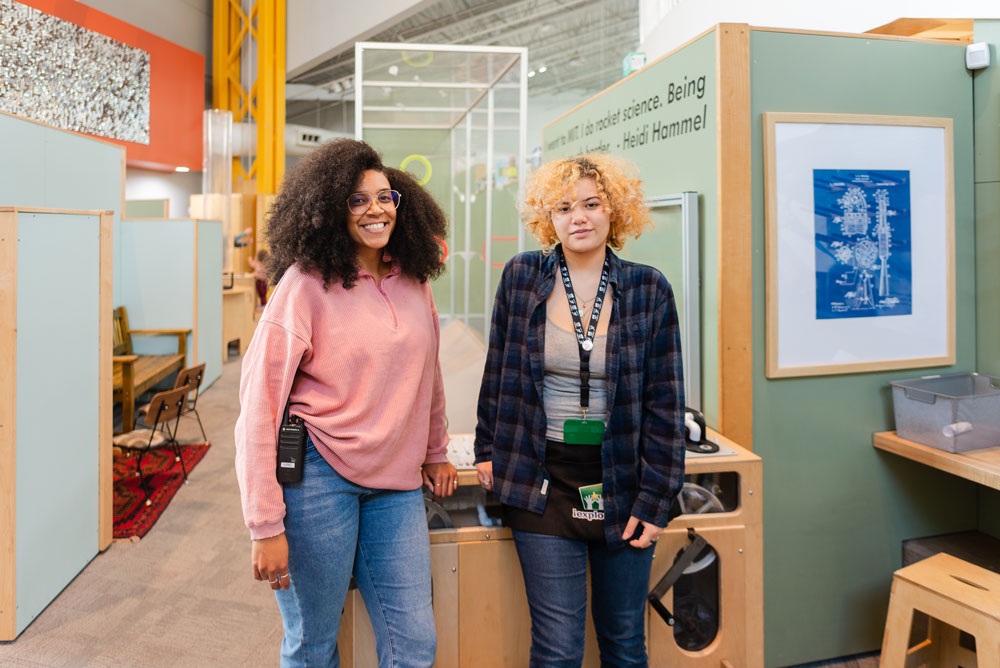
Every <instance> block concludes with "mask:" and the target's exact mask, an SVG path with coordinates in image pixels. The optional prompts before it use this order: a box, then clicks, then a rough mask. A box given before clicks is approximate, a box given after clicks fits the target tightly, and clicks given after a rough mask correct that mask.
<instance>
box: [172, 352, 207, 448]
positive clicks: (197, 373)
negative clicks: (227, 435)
mask: <svg viewBox="0 0 1000 668" xmlns="http://www.w3.org/2000/svg"><path fill="white" fill-rule="evenodd" d="M204 378H205V363H204V362H202V363H201V364H199V365H197V366H192V367H188V368H187V369H181V371H180V373H178V374H177V382H176V383H174V387H175V388H178V387H190V388H193V389H191V390H190V391H191V392H194V396H193V397H192V396H190V395H188V396H187V401H186V402H185V403H184V408H183V409H182V410H181V417H183V416H185V415H190V414H191V413H194V417H195V419H196V420H198V429H200V430H201V439H202V440H203V441H205V442H206V443H207V442H208V436H206V435H205V427H204V426H203V425H202V424H201V416H200V415H198V395H199V394H200V393H201V381H202V380H204Z"/></svg>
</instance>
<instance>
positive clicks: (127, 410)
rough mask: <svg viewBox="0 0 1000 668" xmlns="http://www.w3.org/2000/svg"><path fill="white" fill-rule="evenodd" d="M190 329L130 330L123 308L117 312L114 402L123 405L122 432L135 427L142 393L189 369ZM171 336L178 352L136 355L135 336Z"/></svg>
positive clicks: (115, 320)
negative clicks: (175, 373) (187, 366)
mask: <svg viewBox="0 0 1000 668" xmlns="http://www.w3.org/2000/svg"><path fill="white" fill-rule="evenodd" d="M190 332H191V330H190V329H131V328H130V327H129V325H128V313H127V311H126V310H125V307H124V306H119V307H118V308H116V309H115V312H114V351H113V353H114V357H113V358H112V361H113V363H114V371H113V376H112V379H113V384H114V397H113V400H114V401H120V402H121V404H122V431H132V429H133V427H134V426H135V400H136V398H137V397H139V396H140V395H141V394H142V393H143V392H146V391H147V390H149V389H151V388H152V387H153V386H155V385H156V384H157V383H159V382H160V381H162V380H163V379H164V378H166V377H168V376H169V375H170V374H172V373H173V372H174V371H179V370H181V369H183V368H184V367H185V366H186V365H187V336H188V334H189V333H190ZM157 335H169V336H176V337H177V352H176V353H172V354H169V355H136V354H134V353H133V352H132V337H133V336H157Z"/></svg>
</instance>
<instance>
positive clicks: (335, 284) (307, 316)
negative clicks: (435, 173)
mask: <svg viewBox="0 0 1000 668" xmlns="http://www.w3.org/2000/svg"><path fill="white" fill-rule="evenodd" d="M445 228H446V221H445V217H444V214H443V213H442V212H441V209H440V208H439V207H438V206H437V204H435V202H434V200H433V199H432V198H431V197H430V195H429V194H428V193H427V192H426V191H425V190H424V189H423V188H421V187H420V186H419V185H418V184H417V183H416V182H415V181H414V180H413V179H412V178H410V177H409V176H408V175H407V174H405V173H404V172H401V171H399V170H396V169H392V168H388V167H385V166H384V165H383V164H382V161H381V159H380V158H379V155H378V153H376V152H375V150H374V149H372V148H371V147H370V146H368V145H367V144H365V143H363V142H359V141H354V140H349V139H341V140H336V141H333V142H330V143H328V144H326V145H324V146H323V147H321V148H320V149H318V150H317V151H316V152H315V153H313V154H312V155H310V156H309V157H308V158H307V159H306V160H304V161H303V163H301V164H300V165H298V166H297V167H296V168H295V169H294V171H292V172H291V173H290V174H289V175H288V177H287V178H286V179H285V183H284V186H283V188H282V192H281V194H280V195H279V196H278V198H277V200H276V201H275V203H274V206H273V208H272V209H271V220H270V224H269V229H268V235H267V236H268V242H269V245H270V248H271V258H270V262H269V269H270V272H271V277H272V280H273V281H275V282H276V286H275V289H274V293H273V294H272V296H271V298H270V300H268V303H267V307H266V309H265V311H264V313H263V315H262V316H261V319H260V322H259V323H258V325H257V330H256V332H255V333H254V337H253V340H252V341H251V343H250V347H249V348H248V350H247V353H246V357H245V358H244V360H243V373H242V378H241V381H240V406H241V412H240V417H239V419H238V421H237V423H236V471H237V477H238V479H239V483H240V491H241V496H242V501H243V513H244V518H245V520H246V523H247V526H248V527H249V529H250V536H251V538H252V550H251V562H252V570H253V575H254V577H255V578H256V579H258V580H266V581H267V582H269V583H270V585H271V589H273V590H274V591H275V596H276V598H277V600H278V608H279V609H280V610H281V615H282V619H283V622H284V631H285V637H284V640H283V641H282V644H281V665H282V666H306V665H308V666H328V665H336V662H337V658H336V657H337V632H338V626H339V621H340V615H341V610H342V608H343V605H344V599H345V597H346V594H347V588H348V584H349V582H350V579H351V575H352V573H353V575H354V579H355V581H356V582H357V584H358V588H359V589H360V590H361V594H362V596H363V598H364V601H365V605H366V607H367V608H368V611H369V615H370V617H371V619H372V625H373V627H374V629H375V636H376V642H377V647H378V655H379V666H394V667H396V666H400V667H402V666H422V667H426V666H430V665H431V664H432V663H433V662H434V651H435V644H436V643H435V633H434V618H433V612H432V610H431V577H430V545H429V540H428V536H427V523H426V519H425V514H424V504H423V494H422V492H421V482H422V483H423V484H424V485H427V486H428V487H429V488H430V489H431V491H433V492H434V493H435V494H436V495H438V496H449V495H451V494H452V492H453V491H454V488H455V487H456V486H457V484H458V477H457V473H456V471H455V468H454V467H453V466H452V465H451V464H449V463H448V461H447V459H446V457H445V448H446V445H447V441H448V439H447V435H446V430H445V418H444V391H443V389H442V383H441V371H440V367H439V364H438V339H439V324H438V314H437V309H436V308H435V307H434V300H433V298H432V296H431V289H430V284H429V283H428V282H427V281H428V279H429V278H432V277H434V276H437V275H438V274H439V273H440V272H441V269H442V265H441V248H440V246H439V244H438V242H437V240H436V239H435V237H442V236H444V234H445ZM289 422H293V423H294V422H299V423H300V424H302V423H304V427H305V432H306V433H307V438H306V439H305V449H304V455H303V456H302V457H301V458H300V459H301V460H302V461H301V469H299V470H301V471H302V473H301V479H300V480H298V481H297V482H285V483H284V486H282V483H279V481H278V480H279V478H280V479H281V480H286V479H287V475H286V474H287V472H288V471H296V470H297V469H296V468H295V467H296V465H298V464H300V462H297V461H294V459H295V457H294V455H293V456H292V458H291V459H289V458H287V457H285V455H284V450H282V455H281V456H280V457H279V456H278V434H279V428H280V427H281V425H282V424H283V423H285V424H287V423H289ZM281 433H282V434H285V433H287V431H282V432H281ZM284 442H285V441H284V438H283V440H282V443H283V444H284ZM286 469H287V470H286ZM291 477H292V478H294V477H296V476H291Z"/></svg>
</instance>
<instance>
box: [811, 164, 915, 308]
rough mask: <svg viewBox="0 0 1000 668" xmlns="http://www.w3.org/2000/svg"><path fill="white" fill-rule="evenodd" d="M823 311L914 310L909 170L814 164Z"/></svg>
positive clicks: (818, 300) (818, 288)
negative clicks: (823, 166) (821, 166)
mask: <svg viewBox="0 0 1000 668" xmlns="http://www.w3.org/2000/svg"><path fill="white" fill-rule="evenodd" d="M813 197H814V207H815V235H816V236H815V240H816V319H817V320H829V319H833V318H868V317H876V316H888V315H909V314H910V313H911V311H912V308H913V283H912V280H911V279H912V275H911V266H910V263H911V255H912V251H911V235H910V172H909V170H885V171H865V170H854V169H814V170H813Z"/></svg>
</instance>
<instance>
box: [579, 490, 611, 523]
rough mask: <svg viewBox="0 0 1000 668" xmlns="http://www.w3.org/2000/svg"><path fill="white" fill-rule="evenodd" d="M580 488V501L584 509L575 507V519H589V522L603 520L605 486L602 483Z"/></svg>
mask: <svg viewBox="0 0 1000 668" xmlns="http://www.w3.org/2000/svg"><path fill="white" fill-rule="evenodd" d="M579 490H580V502H581V503H582V504H583V510H582V511H581V510H577V509H576V508H573V519H575V520H587V521H588V522H591V521H593V520H603V519H604V486H603V485H601V484H597V485H587V486H585V487H580V488H579Z"/></svg>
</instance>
